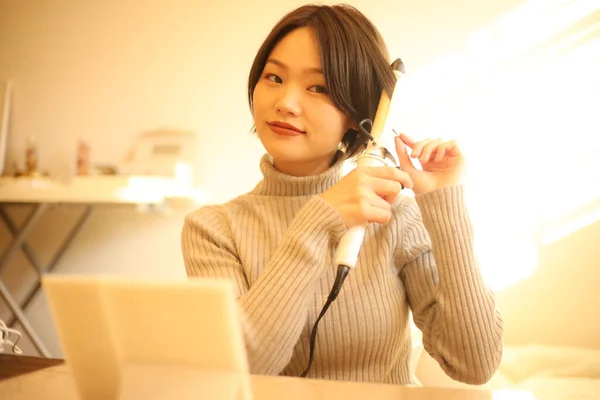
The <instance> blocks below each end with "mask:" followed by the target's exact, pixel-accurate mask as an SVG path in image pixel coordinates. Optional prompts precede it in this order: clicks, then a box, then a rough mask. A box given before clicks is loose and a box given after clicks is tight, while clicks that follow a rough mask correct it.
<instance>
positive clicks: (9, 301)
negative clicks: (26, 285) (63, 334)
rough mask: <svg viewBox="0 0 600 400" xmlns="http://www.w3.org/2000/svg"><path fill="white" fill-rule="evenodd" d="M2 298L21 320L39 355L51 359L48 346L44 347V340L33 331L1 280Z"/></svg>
mask: <svg viewBox="0 0 600 400" xmlns="http://www.w3.org/2000/svg"><path fill="white" fill-rule="evenodd" d="M0 297H2V298H3V299H4V301H5V302H6V304H7V305H8V308H10V309H11V311H12V312H13V314H14V315H15V316H16V317H17V320H19V322H20V323H21V325H22V326H23V330H24V331H25V333H27V335H28V336H29V339H31V341H32V342H33V345H34V346H35V348H36V349H37V350H38V351H39V353H40V354H41V355H43V356H44V357H51V356H50V352H49V351H48V350H47V349H46V346H44V344H43V343H42V340H41V339H40V338H39V336H38V335H37V334H36V333H35V331H34V330H33V327H32V326H31V324H30V323H29V320H27V317H26V316H25V314H23V312H22V311H21V308H20V307H19V305H18V304H17V302H16V301H15V300H14V299H13V297H12V295H11V294H10V292H9V291H8V289H7V288H6V286H4V283H2V281H1V280H0Z"/></svg>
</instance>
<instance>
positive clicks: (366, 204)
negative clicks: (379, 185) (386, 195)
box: [360, 195, 392, 224]
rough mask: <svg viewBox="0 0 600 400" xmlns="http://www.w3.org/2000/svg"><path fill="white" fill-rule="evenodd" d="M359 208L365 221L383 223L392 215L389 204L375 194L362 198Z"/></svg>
mask: <svg viewBox="0 0 600 400" xmlns="http://www.w3.org/2000/svg"><path fill="white" fill-rule="evenodd" d="M360 208H361V210H360V213H361V214H362V216H363V218H364V219H365V220H366V221H367V222H377V223H380V224H385V223H387V222H388V221H389V220H390V218H391V216H392V212H391V208H392V207H391V205H390V204H389V203H388V202H387V201H385V200H384V199H382V198H381V197H379V196H377V195H372V196H368V197H367V198H364V199H363V201H361V203H360Z"/></svg>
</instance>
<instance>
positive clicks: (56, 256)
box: [7, 205, 92, 326]
mask: <svg viewBox="0 0 600 400" xmlns="http://www.w3.org/2000/svg"><path fill="white" fill-rule="evenodd" d="M91 213H92V206H91V205H87V206H85V208H84V210H83V213H81V215H80V216H79V218H78V219H77V221H76V222H75V225H73V227H72V228H71V229H70V230H69V233H68V234H67V236H66V237H65V239H64V240H63V242H62V244H61V245H60V246H59V248H58V250H57V251H56V253H55V254H54V256H53V257H52V260H51V261H50V262H49V263H48V265H47V266H46V267H45V268H39V266H38V267H37V268H36V269H37V270H38V273H39V275H40V278H41V276H42V275H43V274H45V273H49V272H52V270H53V269H54V267H56V265H57V264H58V262H59V261H60V259H61V258H62V256H63V254H64V253H65V251H66V250H67V248H68V247H69V245H70V244H71V242H72V241H73V239H75V237H76V236H77V234H78V233H79V231H80V230H81V228H82V227H83V225H84V224H85V222H86V221H87V220H88V218H89V216H90V214H91ZM25 244H26V243H23V245H25ZM33 259H35V256H34V257H33ZM30 261H31V260H30ZM40 288H41V281H40V280H38V281H37V282H36V283H35V285H34V287H33V288H32V289H30V290H29V292H28V293H27V296H25V299H24V300H23V302H22V303H21V309H22V310H26V309H27V307H28V306H29V304H30V303H31V302H32V301H33V299H34V298H35V296H36V295H37V293H38V292H39V290H40ZM15 319H16V316H13V317H12V318H11V319H9V320H8V322H7V325H8V326H12V324H14V322H15Z"/></svg>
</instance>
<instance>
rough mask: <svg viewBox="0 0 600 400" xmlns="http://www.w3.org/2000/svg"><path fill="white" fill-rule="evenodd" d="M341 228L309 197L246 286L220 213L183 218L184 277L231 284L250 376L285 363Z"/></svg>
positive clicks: (325, 207) (218, 210) (334, 216)
mask: <svg viewBox="0 0 600 400" xmlns="http://www.w3.org/2000/svg"><path fill="white" fill-rule="evenodd" d="M345 230H346V228H345V225H344V223H343V221H342V219H341V218H340V216H339V215H338V214H337V213H336V212H335V210H334V209H333V208H331V207H330V206H329V205H328V204H327V203H326V202H325V201H324V200H322V199H321V198H320V197H319V196H315V197H314V198H313V199H311V200H309V201H308V202H307V203H306V205H305V206H304V207H303V208H302V209H301V210H300V211H299V212H298V213H297V214H296V216H295V217H294V219H293V220H292V223H291V224H290V226H289V227H288V229H287V231H286V233H285V234H284V237H283V239H282V241H281V244H280V245H279V246H278V248H277V249H276V250H275V251H274V253H273V254H272V256H271V258H270V261H269V263H268V264H267V266H266V267H265V269H264V270H263V272H262V273H261V274H260V276H259V277H258V279H257V280H256V282H255V283H254V284H253V285H252V287H249V285H248V280H247V279H246V276H245V273H244V266H243V265H242V263H241V262H240V259H239V258H238V256H237V251H236V244H235V243H234V240H233V235H232V233H231V230H230V228H229V225H228V222H227V219H226V218H225V215H224V214H223V209H222V208H219V207H216V206H207V207H203V208H201V209H200V210H198V211H197V212H195V213H192V214H189V215H188V216H187V217H186V219H185V223H184V226H183V230H182V252H183V258H184V264H185V268H186V272H187V274H188V276H190V277H211V278H228V279H232V280H234V281H235V282H236V283H237V290H238V293H237V294H238V305H239V307H240V311H241V318H242V325H243V332H244V338H245V343H246V351H247V355H248V361H249V365H250V372H251V373H253V374H260V375H277V374H279V373H280V372H281V371H282V370H283V369H284V368H285V367H286V365H287V364H288V363H289V361H290V359H291V357H292V353H293V348H294V345H295V344H296V342H297V341H298V338H299V337H300V335H301V333H302V330H303V328H304V326H305V323H306V319H307V312H308V303H307V301H308V300H309V299H311V298H312V294H313V292H314V290H315V289H316V287H317V286H316V284H317V283H318V281H319V278H320V277H321V276H322V274H323V273H324V272H325V271H326V268H327V265H325V264H326V263H325V262H324V260H325V259H326V254H327V252H328V250H329V248H330V247H331V246H329V244H330V243H332V242H337V241H338V240H339V238H340V237H341V236H342V235H343V233H344V232H345Z"/></svg>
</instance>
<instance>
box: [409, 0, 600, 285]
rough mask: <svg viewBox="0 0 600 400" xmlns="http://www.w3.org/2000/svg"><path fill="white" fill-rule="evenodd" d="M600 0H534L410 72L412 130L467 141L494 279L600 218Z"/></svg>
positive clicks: (483, 245) (477, 216) (476, 212)
mask: <svg viewBox="0 0 600 400" xmlns="http://www.w3.org/2000/svg"><path fill="white" fill-rule="evenodd" d="M592 14H593V15H598V16H600V2H599V1H597V0H578V1H565V0H538V1H530V2H528V3H526V4H525V5H523V6H522V7H519V8H518V9H516V10H515V11H514V12H512V13H510V14H508V15H506V16H504V17H502V18H501V19H499V20H498V21H497V22H496V23H495V24H493V25H492V26H490V27H486V28H484V29H480V30H478V31H476V32H474V33H473V35H472V36H471V37H470V39H469V42H468V44H469V50H468V51H465V52H463V53H454V54H447V55H445V56H443V57H441V58H440V59H439V60H438V61H436V62H435V63H432V64H431V65H429V66H427V67H425V68H422V69H421V70H419V71H415V72H414V73H412V74H409V75H408V76H407V79H406V82H405V92H406V93H405V96H404V98H405V99H406V101H405V102H404V104H403V113H404V117H405V119H406V120H405V121H403V124H404V125H405V126H406V127H407V128H406V131H407V132H410V133H411V134H412V135H413V136H417V137H419V138H426V137H440V136H441V137H452V138H456V139H458V140H459V143H461V145H462V148H463V150H464V151H465V153H466V155H467V159H468V162H469V175H468V182H467V183H468V186H467V188H468V189H467V190H468V201H469V210H470V212H471V217H472V220H473V222H474V225H475V233H476V249H477V254H478V257H479V259H480V264H481V266H482V269H483V272H484V275H485V276H486V278H487V281H488V282H489V283H490V284H491V285H492V286H493V287H494V288H495V289H496V290H499V289H502V288H504V287H506V286H508V285H511V284H513V283H515V282H517V281H518V280H521V279H523V278H525V277H527V276H528V275H530V274H531V273H532V272H533V271H534V270H535V268H536V267H537V253H538V247H539V246H541V245H545V244H548V243H550V242H551V241H554V240H559V239H560V238H561V237H563V236H564V235H567V234H570V233H572V232H574V231H576V230H577V229H581V228H582V227H584V226H586V225H589V224H591V223H593V222H595V221H598V220H600V185H598V182H600V118H599V115H600V114H599V111H598V110H600V73H598V71H600V18H589V16H590V15H592Z"/></svg>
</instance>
